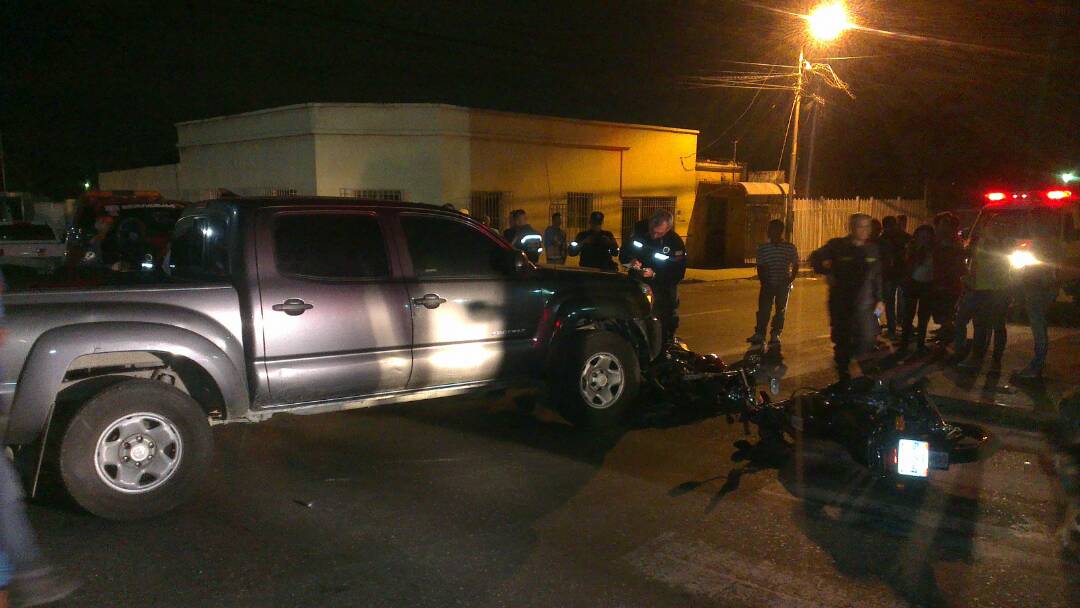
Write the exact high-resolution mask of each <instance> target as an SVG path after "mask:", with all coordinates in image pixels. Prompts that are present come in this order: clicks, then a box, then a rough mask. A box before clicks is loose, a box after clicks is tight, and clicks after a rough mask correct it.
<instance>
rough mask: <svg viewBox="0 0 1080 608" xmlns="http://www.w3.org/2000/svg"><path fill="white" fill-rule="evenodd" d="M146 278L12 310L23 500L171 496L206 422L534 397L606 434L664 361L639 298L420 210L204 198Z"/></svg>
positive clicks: (168, 504)
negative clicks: (439, 400) (44, 494)
mask: <svg viewBox="0 0 1080 608" xmlns="http://www.w3.org/2000/svg"><path fill="white" fill-rule="evenodd" d="M142 266H143V267H144V268H145V267H146V266H148V264H143V265H142ZM153 266H154V272H155V273H157V275H158V277H157V278H156V279H155V280H151V281H147V280H146V278H145V277H141V278H140V280H138V281H135V282H134V283H133V284H128V285H116V284H109V283H106V284H101V285H99V286H93V287H85V286H84V287H81V288H79V289H72V288H65V287H55V288H35V289H30V290H25V291H20V290H18V289H17V288H16V289H13V290H10V291H9V292H8V293H7V294H5V297H4V304H5V307H6V321H5V322H6V325H7V329H8V330H9V334H8V336H7V342H6V344H5V346H4V347H3V348H2V349H0V370H2V374H3V384H2V389H0V416H2V418H0V432H2V433H3V438H4V443H5V444H6V445H8V446H12V447H13V448H15V449H16V450H17V452H18V454H19V457H20V459H21V461H22V462H24V463H26V464H27V466H26V470H27V472H28V474H29V476H30V480H31V487H32V491H36V489H37V485H38V480H39V477H40V476H41V473H42V471H46V472H48V473H52V474H55V476H56V477H57V478H58V479H59V480H60V482H61V483H62V485H63V486H64V488H65V489H66V490H67V492H68V493H69V494H70V495H71V497H72V498H74V500H75V501H76V502H77V503H78V504H79V505H81V506H82V507H84V508H85V509H87V510H88V511H90V512H92V513H94V514H97V515H99V516H102V517H107V518H113V519H132V518H140V517H148V516H152V515H156V514H159V513H162V512H164V511H166V510H168V509H170V508H172V507H174V506H176V505H177V504H179V503H180V502H182V501H183V499H184V498H185V497H186V496H187V495H188V494H189V493H190V492H191V491H192V490H193V489H194V488H195V487H196V485H197V483H198V481H199V479H200V478H201V476H202V475H203V473H204V472H205V471H206V469H207V468H208V466H209V464H210V461H211V456H212V434H211V432H210V426H211V425H212V424H219V423H228V422H238V421H247V422H258V421H261V420H265V419H267V418H269V417H270V416H272V415H274V414H275V413H279V412H292V413H319V412H328V411H335V410H342V409H350V408H357V407H366V406H371V405H378V404H389V403H401V402H406V401H411V400H417V399H428V398H434V397H442V396H449V395H456V394H461V393H465V392H469V391H477V390H489V389H498V388H500V387H503V386H505V385H507V384H510V383H518V382H522V381H526V382H533V383H535V382H540V383H543V384H545V385H546V386H548V387H549V389H550V391H551V392H552V393H553V396H554V399H553V400H552V401H553V403H555V404H557V407H558V408H559V410H560V412H561V413H562V414H563V415H564V416H565V417H566V418H568V419H569V420H571V421H572V422H574V423H578V424H582V425H586V426H589V425H592V426H602V425H608V424H612V423H615V422H617V421H618V420H619V418H620V417H621V416H622V414H623V413H624V412H625V411H626V409H627V407H628V406H629V405H630V404H631V402H632V401H633V400H634V398H635V396H636V395H637V392H638V388H639V383H640V378H641V372H642V369H643V368H644V367H645V366H647V365H648V364H649V363H650V362H651V361H652V360H654V359H655V358H656V357H657V356H658V354H659V352H660V329H659V326H658V323H657V322H656V320H655V319H654V318H653V317H652V315H651V298H652V294H651V292H650V291H649V289H648V288H647V287H646V286H644V285H643V284H642V283H640V282H637V281H634V280H631V279H629V278H627V277H625V276H620V275H618V274H614V273H599V272H586V271H580V270H576V269H557V270H556V269H551V268H540V267H536V266H534V265H532V264H530V263H529V262H528V261H527V260H526V259H525V258H524V257H523V256H522V254H521V253H520V252H516V251H514V250H513V249H511V248H510V247H509V246H508V245H507V244H506V243H504V242H503V241H502V240H501V239H500V238H499V236H498V235H497V234H496V233H495V232H493V231H492V230H490V229H489V228H487V227H485V226H483V225H482V224H480V223H478V222H476V221H474V220H471V219H469V218H468V217H466V216H463V215H461V214H458V213H454V212H450V211H443V210H440V209H438V208H435V207H431V206H427V205H420V204H408V203H385V202H374V201H363V200H356V199H330V198H285V199H282V198H275V199H242V198H225V199H220V200H215V201H209V202H205V203H200V204H197V205H194V206H192V207H190V208H189V209H187V211H185V213H184V215H183V216H182V217H181V218H180V219H179V220H178V221H177V224H176V227H175V229H174V233H173V237H172V240H171V243H170V245H169V248H168V254H167V255H166V256H165V258H164V259H162V260H153ZM128 278H129V279H130V278H131V277H128ZM129 282H130V281H129Z"/></svg>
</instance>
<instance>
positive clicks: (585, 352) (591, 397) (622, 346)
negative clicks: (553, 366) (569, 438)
mask: <svg viewBox="0 0 1080 608" xmlns="http://www.w3.org/2000/svg"><path fill="white" fill-rule="evenodd" d="M571 340H572V342H571V343H570V344H568V345H567V350H566V352H565V353H564V355H565V356H563V357H562V360H563V363H562V365H561V366H560V368H561V369H558V370H557V377H556V380H555V382H556V385H557V387H558V389H559V391H558V407H559V413H560V414H562V415H563V417H565V418H566V419H567V420H569V421H570V422H572V423H574V424H576V425H579V426H585V427H593V428H604V427H611V426H615V425H617V424H619V423H620V422H621V421H622V419H623V417H624V416H625V414H626V411H627V409H628V408H629V407H630V405H631V404H632V403H633V402H634V400H635V399H636V398H637V394H638V388H639V386H640V384H641V370H640V369H639V368H638V359H637V355H636V354H635V353H634V349H633V347H632V346H631V345H630V343H629V342H628V341H627V340H626V339H625V338H623V337H622V336H620V335H618V334H616V333H612V332H610V331H586V332H581V333H579V334H577V335H574V336H573V337H572V338H571Z"/></svg>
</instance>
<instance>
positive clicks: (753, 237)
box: [745, 198, 933, 264]
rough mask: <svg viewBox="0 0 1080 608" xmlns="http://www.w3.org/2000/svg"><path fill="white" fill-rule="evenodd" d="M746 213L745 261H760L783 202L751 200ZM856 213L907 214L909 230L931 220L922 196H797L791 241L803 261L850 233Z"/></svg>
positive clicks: (748, 262)
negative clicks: (769, 226)
mask: <svg viewBox="0 0 1080 608" xmlns="http://www.w3.org/2000/svg"><path fill="white" fill-rule="evenodd" d="M746 211H747V213H746V230H747V235H749V238H748V239H747V240H746V249H745V262H746V263H747V264H755V263H756V262H757V259H756V256H757V246H758V244H759V243H761V242H763V241H764V240H765V227H766V225H767V224H768V223H769V220H771V219H781V218H782V216H783V214H784V204H783V202H782V201H774V202H770V203H748V204H747V210H746ZM854 213H866V214H868V215H870V216H871V217H874V218H877V219H879V220H880V219H881V218H883V217H885V216H888V215H897V216H899V215H906V216H907V217H908V226H907V229H908V232H911V231H913V230H915V228H916V227H917V226H918V225H919V224H926V223H929V222H930V220H931V219H932V217H933V216H932V214H931V213H930V209H929V207H928V206H927V204H926V201H924V200H921V199H901V198H895V199H880V198H846V199H836V198H818V199H805V198H797V199H795V201H794V216H795V218H794V223H793V226H792V235H791V242H793V243H794V244H795V247H797V248H798V250H799V256H800V257H802V258H803V259H804V260H805V259H806V258H807V257H809V256H810V253H811V252H812V251H814V250H815V249H817V248H818V247H821V246H822V245H824V244H825V243H826V242H827V241H828V240H829V239H831V238H835V237H838V236H843V235H845V234H847V232H848V218H850V217H851V215H852V214H854Z"/></svg>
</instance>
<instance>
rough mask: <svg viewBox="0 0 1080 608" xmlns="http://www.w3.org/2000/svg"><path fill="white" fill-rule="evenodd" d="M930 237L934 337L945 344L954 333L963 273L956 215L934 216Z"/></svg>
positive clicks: (963, 267)
mask: <svg viewBox="0 0 1080 608" xmlns="http://www.w3.org/2000/svg"><path fill="white" fill-rule="evenodd" d="M934 238H935V242H934V286H933V293H932V295H931V297H932V299H933V301H934V304H933V307H934V320H935V321H937V322H938V324H939V325H940V326H941V329H940V330H938V339H939V340H940V341H941V343H942V344H949V343H950V342H952V341H953V338H954V337H955V334H956V304H957V302H958V301H959V300H960V293H961V292H962V291H963V289H964V275H965V274H966V273H967V268H966V267H965V265H964V257H965V253H964V243H963V242H962V241H961V240H960V218H958V217H956V214H955V213H951V212H948V211H946V212H944V213H939V214H937V215H936V216H934Z"/></svg>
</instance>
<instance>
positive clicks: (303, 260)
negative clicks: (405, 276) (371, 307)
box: [274, 213, 390, 279]
mask: <svg viewBox="0 0 1080 608" xmlns="http://www.w3.org/2000/svg"><path fill="white" fill-rule="evenodd" d="M274 260H275V263H276V265H277V269H278V272H280V273H281V274H286V275H294V276H298V277H304V278H313V279H374V278H382V277H389V276H390V264H389V262H388V261H387V255H386V242H385V241H384V239H383V235H382V230H380V228H379V221H378V219H377V218H375V216H372V215H364V214H358V213H311V214H293V213H290V214H283V215H279V216H278V217H277V218H276V219H275V221H274Z"/></svg>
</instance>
